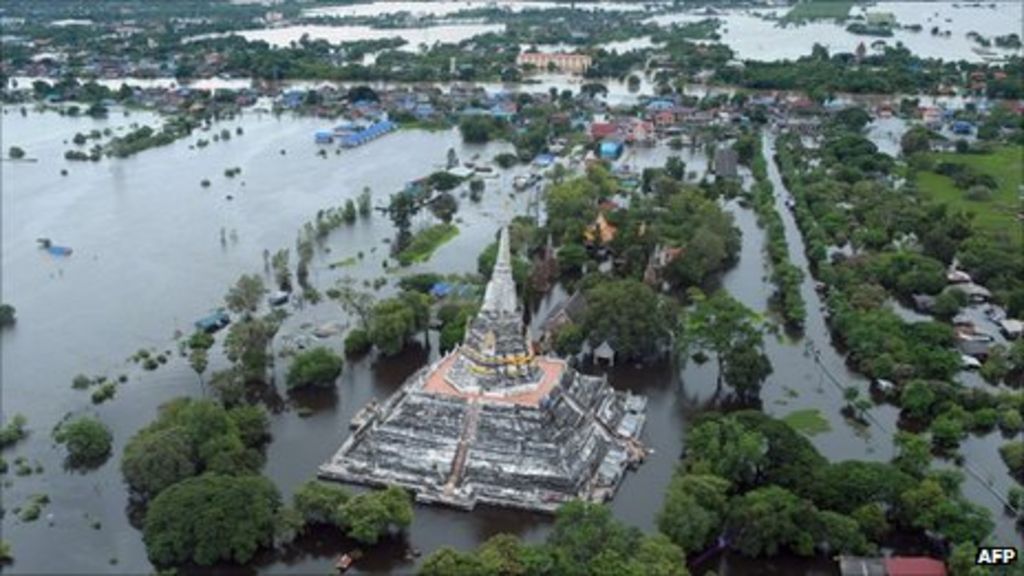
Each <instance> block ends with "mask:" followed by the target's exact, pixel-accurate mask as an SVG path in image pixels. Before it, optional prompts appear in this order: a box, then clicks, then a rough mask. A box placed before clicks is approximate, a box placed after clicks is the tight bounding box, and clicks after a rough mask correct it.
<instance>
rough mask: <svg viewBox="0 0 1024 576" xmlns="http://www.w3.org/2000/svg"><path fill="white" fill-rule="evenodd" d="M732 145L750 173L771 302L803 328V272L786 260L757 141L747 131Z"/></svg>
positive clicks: (771, 189)
mask: <svg viewBox="0 0 1024 576" xmlns="http://www.w3.org/2000/svg"><path fill="white" fill-rule="evenodd" d="M734 147H735V148H736V149H737V152H738V156H739V159H740V162H743V163H745V164H748V165H749V166H750V168H751V172H752V173H753V175H754V186H753V190H752V196H753V205H754V211H755V212H756V213H757V219H758V222H759V223H760V224H761V226H762V227H764V228H765V232H766V235H767V238H766V241H767V252H768V258H769V260H770V261H771V263H772V276H771V277H772V282H773V283H774V284H775V293H774V294H773V295H772V299H771V302H772V304H773V305H774V307H775V308H776V309H777V310H778V311H779V313H780V314H782V318H783V319H784V320H785V323H786V326H787V327H789V328H792V329H797V330H799V329H801V328H803V325H804V320H805V318H806V317H807V309H806V306H805V305H804V299H803V296H802V295H801V294H800V285H801V283H802V282H803V279H804V274H803V271H802V270H800V268H798V267H797V266H796V265H795V264H793V263H792V262H790V260H789V245H788V244H787V243H786V229H785V228H784V227H783V224H782V217H781V216H780V215H779V213H778V211H777V210H776V209H775V190H774V187H773V186H772V183H771V181H770V180H769V179H768V166H767V162H766V160H765V158H764V154H763V153H762V151H761V141H760V139H758V138H757V137H756V136H754V135H750V136H747V137H745V138H744V137H741V138H739V139H737V141H736V144H735V145H734Z"/></svg>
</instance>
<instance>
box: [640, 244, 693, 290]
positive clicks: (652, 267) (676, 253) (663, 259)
mask: <svg viewBox="0 0 1024 576" xmlns="http://www.w3.org/2000/svg"><path fill="white" fill-rule="evenodd" d="M685 252H686V251H685V249H683V248H678V247H672V246H661V245H658V246H657V247H655V248H654V253H652V254H651V258H650V259H649V260H648V261H647V268H645V269H644V282H645V283H646V284H647V285H648V286H657V285H658V284H659V283H661V282H662V275H663V273H664V271H665V269H666V268H668V266H669V265H670V264H672V263H673V262H675V261H676V259H677V258H679V257H681V256H682V255H683V254H684V253H685ZM663 288H664V286H663Z"/></svg>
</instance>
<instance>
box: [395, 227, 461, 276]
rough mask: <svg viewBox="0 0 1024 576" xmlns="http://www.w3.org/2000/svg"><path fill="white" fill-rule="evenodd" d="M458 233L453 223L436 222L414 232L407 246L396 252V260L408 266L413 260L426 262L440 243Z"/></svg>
mask: <svg viewBox="0 0 1024 576" xmlns="http://www.w3.org/2000/svg"><path fill="white" fill-rule="evenodd" d="M458 235H459V228H458V227H457V226H455V225H454V224H437V225H434V226H431V227H430V228H424V229H423V230H420V231H419V232H417V233H416V235H415V236H413V238H412V242H410V243H409V246H408V247H407V248H406V249H405V250H402V251H401V252H400V253H399V254H398V257H397V258H398V262H399V263H401V265H402V266H408V265H410V264H413V263H415V262H426V261H427V260H430V257H431V256H433V254H434V251H435V250H437V249H438V248H440V247H441V245H442V244H444V243H445V242H447V241H449V240H451V239H452V238H455V237H456V236H458Z"/></svg>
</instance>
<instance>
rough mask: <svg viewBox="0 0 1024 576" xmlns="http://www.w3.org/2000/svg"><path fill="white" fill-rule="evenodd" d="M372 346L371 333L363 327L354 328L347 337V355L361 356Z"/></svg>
mask: <svg viewBox="0 0 1024 576" xmlns="http://www.w3.org/2000/svg"><path fill="white" fill-rule="evenodd" d="M372 346H373V342H372V341H371V340H370V333H369V332H367V331H366V330H363V329H362V328H353V329H352V330H351V331H350V332H349V333H348V336H346V337H345V355H346V356H350V357H351V356H361V355H363V354H366V353H367V352H369V351H370V348H371V347H372Z"/></svg>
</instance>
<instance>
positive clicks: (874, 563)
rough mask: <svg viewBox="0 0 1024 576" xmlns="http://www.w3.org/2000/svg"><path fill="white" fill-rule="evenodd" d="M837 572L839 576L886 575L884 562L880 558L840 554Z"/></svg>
mask: <svg viewBox="0 0 1024 576" xmlns="http://www.w3.org/2000/svg"><path fill="white" fill-rule="evenodd" d="M839 574H840V575H841V576H886V574H885V562H884V560H883V559H881V558H864V557H861V556H840V557H839Z"/></svg>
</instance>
